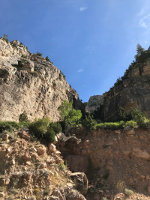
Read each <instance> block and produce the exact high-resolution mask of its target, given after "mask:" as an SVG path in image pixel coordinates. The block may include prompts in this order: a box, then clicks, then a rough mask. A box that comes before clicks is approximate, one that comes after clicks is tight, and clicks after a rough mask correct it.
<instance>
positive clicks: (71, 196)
mask: <svg viewBox="0 0 150 200" xmlns="http://www.w3.org/2000/svg"><path fill="white" fill-rule="evenodd" d="M65 193H66V200H86V198H85V197H84V196H83V195H82V194H80V193H79V192H78V191H77V190H74V189H67V190H66V191H65Z"/></svg>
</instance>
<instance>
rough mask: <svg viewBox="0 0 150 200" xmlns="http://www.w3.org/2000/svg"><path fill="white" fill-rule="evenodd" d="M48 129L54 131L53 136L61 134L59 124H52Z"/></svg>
mask: <svg viewBox="0 0 150 200" xmlns="http://www.w3.org/2000/svg"><path fill="white" fill-rule="evenodd" d="M50 127H51V128H52V129H53V130H54V132H55V134H57V133H60V132H62V127H61V124H60V123H59V122H52V123H51V124H50Z"/></svg>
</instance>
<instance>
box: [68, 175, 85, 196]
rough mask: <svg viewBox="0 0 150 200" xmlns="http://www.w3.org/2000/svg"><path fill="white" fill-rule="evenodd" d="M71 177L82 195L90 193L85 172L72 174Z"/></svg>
mask: <svg viewBox="0 0 150 200" xmlns="http://www.w3.org/2000/svg"><path fill="white" fill-rule="evenodd" d="M70 177H71V179H72V180H73V182H74V183H75V187H76V189H77V190H79V191H80V192H81V194H83V195H85V194H86V193H87V191H88V179H87V177H86V174H85V173H83V172H75V173H72V174H71V175H70Z"/></svg>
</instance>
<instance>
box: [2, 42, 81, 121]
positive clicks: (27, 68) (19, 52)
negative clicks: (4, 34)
mask: <svg viewBox="0 0 150 200" xmlns="http://www.w3.org/2000/svg"><path fill="white" fill-rule="evenodd" d="M14 43H15V45H14ZM65 99H66V100H69V101H71V100H72V101H73V105H74V107H75V108H81V107H82V103H81V101H80V100H79V98H78V94H77V93H76V91H75V90H74V89H72V88H71V86H70V85H69V84H68V83H67V81H66V80H65V77H64V75H63V74H62V72H61V71H60V70H59V69H58V68H56V67H55V66H54V65H53V64H52V63H51V62H49V61H47V60H46V59H44V58H43V57H42V56H38V55H34V54H31V53H30V52H29V51H28V50H27V48H26V47H25V46H23V45H22V44H20V43H19V42H18V41H14V42H13V43H10V42H8V43H7V42H6V41H4V40H3V39H0V119H1V120H14V121H18V119H19V115H20V114H21V113H22V112H23V111H26V112H27V115H28V117H29V119H30V120H34V119H35V118H41V117H43V116H45V115H47V116H49V117H50V118H51V120H52V121H57V120H59V112H58V107H59V106H60V105H61V103H62V102H63V101H64V100H65Z"/></svg>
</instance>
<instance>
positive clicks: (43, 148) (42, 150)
mask: <svg viewBox="0 0 150 200" xmlns="http://www.w3.org/2000/svg"><path fill="white" fill-rule="evenodd" d="M37 153H38V155H40V156H42V155H44V154H45V153H46V148H45V147H44V146H41V147H38V148H37Z"/></svg>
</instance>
